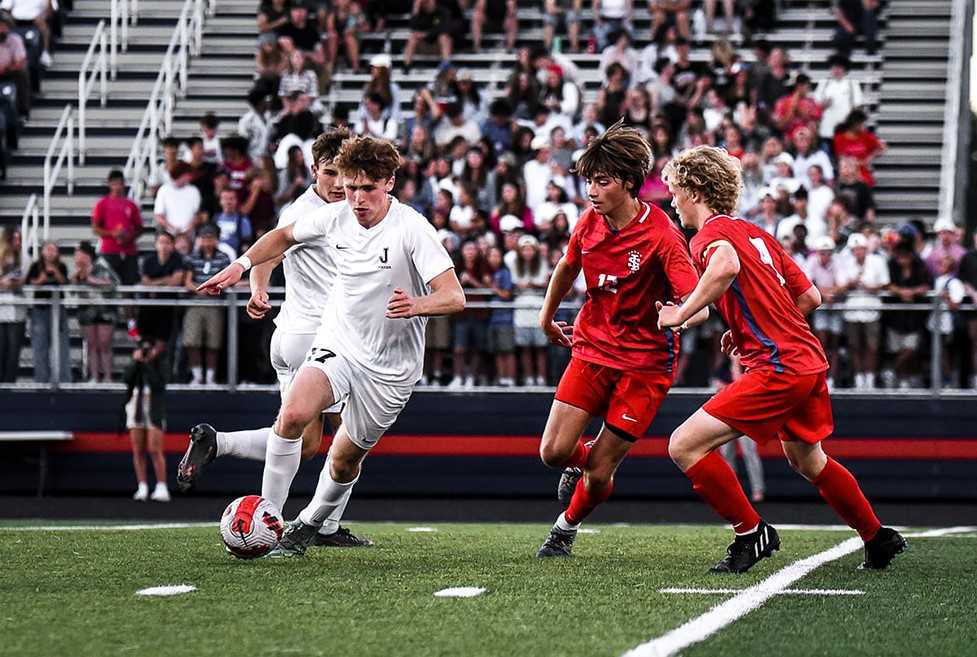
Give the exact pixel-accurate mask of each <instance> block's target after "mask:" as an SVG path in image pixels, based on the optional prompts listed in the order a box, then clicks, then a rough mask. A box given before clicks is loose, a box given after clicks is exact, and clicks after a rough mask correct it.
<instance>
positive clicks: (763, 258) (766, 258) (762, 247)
mask: <svg viewBox="0 0 977 657" xmlns="http://www.w3.org/2000/svg"><path fill="white" fill-rule="evenodd" d="M750 244H752V245H753V246H754V247H755V248H756V250H757V251H758V252H759V253H760V262H762V263H763V264H765V265H770V269H772V270H773V273H775V274H777V280H778V281H780V285H781V286H784V285H787V281H785V280H784V277H783V276H781V275H780V272H779V271H777V268H776V267H774V264H773V258H772V257H770V251H769V250H768V249H767V244H766V242H764V241H763V240H762V239H761V238H759V237H751V238H750Z"/></svg>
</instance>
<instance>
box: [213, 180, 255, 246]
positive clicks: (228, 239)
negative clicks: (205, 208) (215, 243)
mask: <svg viewBox="0 0 977 657" xmlns="http://www.w3.org/2000/svg"><path fill="white" fill-rule="evenodd" d="M220 204H221V211H220V212H219V213H217V215H216V216H215V217H214V223H215V224H216V225H217V229H218V231H219V233H220V247H219V248H221V247H223V248H222V250H223V251H224V252H225V253H226V254H227V255H228V257H230V258H237V257H238V255H239V254H241V253H244V252H245V251H246V250H247V249H248V247H250V246H251V244H252V242H253V240H254V231H253V230H252V229H251V221H250V220H249V219H248V217H247V216H246V215H244V214H242V213H241V211H240V209H239V204H238V195H237V192H235V191H234V190H233V189H231V188H227V189H225V190H222V191H221V193H220Z"/></svg>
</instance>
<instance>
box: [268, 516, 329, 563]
mask: <svg viewBox="0 0 977 657" xmlns="http://www.w3.org/2000/svg"><path fill="white" fill-rule="evenodd" d="M318 532H319V528H318V527H316V526H315V525H307V524H305V523H304V522H302V521H301V520H299V519H298V518H296V519H295V520H293V521H292V522H290V523H288V525H286V526H285V531H284V532H283V533H282V537H281V538H280V539H279V540H278V545H276V546H275V549H273V550H272V551H271V552H269V553H268V554H267V555H265V556H266V558H268V559H288V558H290V557H304V556H305V551H306V549H308V547H309V546H310V545H312V542H313V541H314V540H315V537H316V534H317V533H318Z"/></svg>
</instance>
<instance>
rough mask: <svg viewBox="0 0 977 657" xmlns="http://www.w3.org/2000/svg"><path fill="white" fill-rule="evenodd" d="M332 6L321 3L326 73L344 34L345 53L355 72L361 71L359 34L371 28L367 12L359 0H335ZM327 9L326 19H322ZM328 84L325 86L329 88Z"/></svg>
mask: <svg viewBox="0 0 977 657" xmlns="http://www.w3.org/2000/svg"><path fill="white" fill-rule="evenodd" d="M331 5H332V6H331V7H329V6H328V5H326V6H325V7H324V6H323V5H321V4H320V25H322V26H323V27H324V30H323V31H324V32H325V34H326V73H327V75H330V74H331V72H332V69H333V68H335V65H336V56H337V55H338V54H339V38H340V35H342V42H343V46H344V48H343V53H344V54H345V55H346V60H347V62H348V63H349V67H350V69H351V70H352V71H353V73H357V74H358V73H360V42H359V39H358V38H357V35H358V34H360V33H362V32H366V31H368V30H369V29H370V25H369V22H368V21H367V18H366V14H365V13H364V12H363V10H362V8H361V5H360V3H359V2H355V1H354V0H334V1H333V2H332V3H331ZM322 11H325V21H322V20H321V17H322V13H321V12H322ZM327 87H328V84H326V85H324V87H323V88H327Z"/></svg>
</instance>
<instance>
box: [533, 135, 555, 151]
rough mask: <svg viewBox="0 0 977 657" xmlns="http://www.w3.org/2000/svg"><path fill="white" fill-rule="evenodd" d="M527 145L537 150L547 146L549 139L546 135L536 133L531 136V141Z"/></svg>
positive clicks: (548, 145)
mask: <svg viewBox="0 0 977 657" xmlns="http://www.w3.org/2000/svg"><path fill="white" fill-rule="evenodd" d="M529 147H530V148H531V149H533V150H534V151H538V150H540V149H543V148H549V147H550V140H549V139H548V138H547V137H546V135H536V136H535V137H533V141H532V142H531V143H530V144H529Z"/></svg>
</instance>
